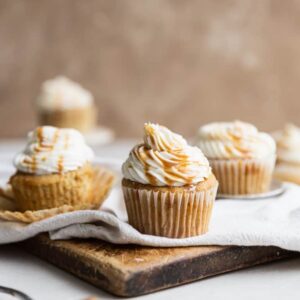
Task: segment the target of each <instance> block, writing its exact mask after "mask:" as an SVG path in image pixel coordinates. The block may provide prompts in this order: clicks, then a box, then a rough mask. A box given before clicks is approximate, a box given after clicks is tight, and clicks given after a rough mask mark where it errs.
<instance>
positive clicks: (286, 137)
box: [273, 124, 300, 184]
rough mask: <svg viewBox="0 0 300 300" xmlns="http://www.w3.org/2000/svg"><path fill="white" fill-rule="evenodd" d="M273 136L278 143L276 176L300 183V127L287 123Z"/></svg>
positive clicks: (283, 179)
mask: <svg viewBox="0 0 300 300" xmlns="http://www.w3.org/2000/svg"><path fill="white" fill-rule="evenodd" d="M273 136H274V138H275V140H276V144H277V163H276V167H275V172H274V177H275V178H277V179H279V180H282V181H290V182H294V183H297V184H300V128H298V127H296V126H295V125H292V124H287V125H286V126H285V127H284V129H283V130H280V131H277V132H275V133H274V135H273Z"/></svg>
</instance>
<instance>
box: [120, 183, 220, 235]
mask: <svg viewBox="0 0 300 300" xmlns="http://www.w3.org/2000/svg"><path fill="white" fill-rule="evenodd" d="M217 187H218V184H215V186H213V187H211V188H210V189H208V190H203V191H197V190H194V191H193V190H186V191H175V192H174V191H156V190H149V189H143V188H140V187H138V188H134V187H127V186H124V185H123V194H124V199H125V204H126V209H127V213H128V221H129V224H131V225H132V226H133V227H134V228H136V229H137V230H138V231H140V232H141V233H145V234H149V235H157V236H163V237H169V238H185V237H191V236H196V235H201V234H204V233H206V232H207V231H208V226H209V222H210V218H211V213H212V208H213V204H214V200H215V197H216V192H217Z"/></svg>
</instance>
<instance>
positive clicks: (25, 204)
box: [10, 165, 114, 211]
mask: <svg viewBox="0 0 300 300" xmlns="http://www.w3.org/2000/svg"><path fill="white" fill-rule="evenodd" d="M113 178H114V176H113V175H112V173H110V172H109V171H106V170H105V171H104V170H102V169H99V168H93V167H91V166H89V165H88V166H85V167H82V168H80V169H78V170H76V171H71V172H67V173H64V174H52V175H45V176H43V175H41V176H35V175H24V174H19V173H17V174H16V175H14V176H13V177H12V178H11V180H10V183H11V185H12V190H13V194H14V202H15V203H16V205H17V208H18V210H19V211H26V210H43V209H51V208H57V207H61V206H63V205H69V206H72V207H77V208H79V209H80V207H81V206H82V207H86V206H87V205H88V206H89V207H90V208H93V207H97V206H99V205H100V204H101V203H102V201H103V199H104V198H105V195H106V194H107V192H108V191H109V189H110V187H111V186H112V183H113Z"/></svg>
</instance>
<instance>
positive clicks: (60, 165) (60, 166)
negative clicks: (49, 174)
mask: <svg viewBox="0 0 300 300" xmlns="http://www.w3.org/2000/svg"><path fill="white" fill-rule="evenodd" d="M57 170H58V173H59V174H61V173H63V171H64V157H63V155H60V156H59V158H58V160H57Z"/></svg>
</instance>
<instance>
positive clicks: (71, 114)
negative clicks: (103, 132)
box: [37, 76, 97, 133]
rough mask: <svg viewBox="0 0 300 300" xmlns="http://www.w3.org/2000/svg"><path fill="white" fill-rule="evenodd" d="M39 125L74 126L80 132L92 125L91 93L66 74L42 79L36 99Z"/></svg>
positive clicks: (93, 114) (93, 125)
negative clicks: (65, 75)
mask: <svg viewBox="0 0 300 300" xmlns="http://www.w3.org/2000/svg"><path fill="white" fill-rule="evenodd" d="M37 107H38V118H39V124H40V125H51V126H55V127H60V128H75V129H77V130H79V131H81V132H82V133H87V132H90V131H91V130H92V129H94V127H95V126H96V119H97V116H96V108H95V105H94V99H93V96H92V94H91V93H90V92H89V91H87V90H86V89H84V88H83V87H81V86H80V85H79V84H78V83H76V82H73V81H71V80H70V79H68V78H66V77H62V76H59V77H56V78H54V79H51V80H47V81H45V82H44V83H43V85H42V89H41V93H40V95H39V97H38V99H37Z"/></svg>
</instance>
